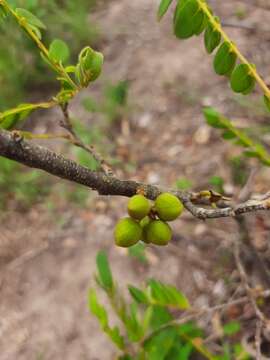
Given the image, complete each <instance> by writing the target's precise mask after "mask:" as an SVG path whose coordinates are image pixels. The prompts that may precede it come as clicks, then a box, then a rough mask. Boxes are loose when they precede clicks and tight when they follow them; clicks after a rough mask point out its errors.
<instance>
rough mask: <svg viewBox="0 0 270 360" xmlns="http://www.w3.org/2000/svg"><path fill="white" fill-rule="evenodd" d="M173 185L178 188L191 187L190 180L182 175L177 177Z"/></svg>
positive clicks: (187, 188) (185, 188)
mask: <svg viewBox="0 0 270 360" xmlns="http://www.w3.org/2000/svg"><path fill="white" fill-rule="evenodd" d="M175 185H176V187H177V189H179V190H190V189H191V188H192V181H191V180H189V179H187V178H184V177H183V178H180V179H177V180H176V183H175Z"/></svg>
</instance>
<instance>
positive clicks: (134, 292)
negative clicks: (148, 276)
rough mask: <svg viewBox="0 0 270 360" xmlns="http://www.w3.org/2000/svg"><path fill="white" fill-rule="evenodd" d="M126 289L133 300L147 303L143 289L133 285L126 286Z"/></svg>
mask: <svg viewBox="0 0 270 360" xmlns="http://www.w3.org/2000/svg"><path fill="white" fill-rule="evenodd" d="M128 291H129V293H130V295H131V296H132V297H133V299H134V300H135V301H137V303H139V304H149V301H148V298H147V295H146V294H145V292H144V291H142V290H140V289H138V288H137V287H135V286H133V285H129V286H128Z"/></svg>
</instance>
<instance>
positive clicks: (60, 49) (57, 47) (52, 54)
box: [49, 39, 69, 62]
mask: <svg viewBox="0 0 270 360" xmlns="http://www.w3.org/2000/svg"><path fill="white" fill-rule="evenodd" d="M49 58H50V59H51V60H53V61H56V62H65V61H66V60H67V59H68V58H69V48H68V46H67V44H66V43H65V42H64V41H63V40H60V39H54V40H53V41H52V42H51V44H50V47H49Z"/></svg>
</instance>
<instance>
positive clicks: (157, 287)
mask: <svg viewBox="0 0 270 360" xmlns="http://www.w3.org/2000/svg"><path fill="white" fill-rule="evenodd" d="M148 287H149V293H150V297H151V300H152V301H153V303H156V304H159V305H163V306H173V307H177V308H179V309H181V310H186V309H188V308H189V307H190V305H189V302H188V300H187V298H186V297H185V295H184V294H183V293H182V292H181V291H179V290H177V288H176V287H174V286H172V285H167V284H163V283H161V282H160V281H157V280H154V279H152V280H149V282H148Z"/></svg>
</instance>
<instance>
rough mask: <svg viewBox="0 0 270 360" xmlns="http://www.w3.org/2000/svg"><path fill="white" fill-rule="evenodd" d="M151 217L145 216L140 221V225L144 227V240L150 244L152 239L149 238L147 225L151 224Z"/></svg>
mask: <svg viewBox="0 0 270 360" xmlns="http://www.w3.org/2000/svg"><path fill="white" fill-rule="evenodd" d="M150 222H151V219H150V217H149V216H145V217H144V218H143V219H142V220H141V221H140V226H141V228H142V241H144V242H145V243H147V244H149V243H150V241H148V240H147V235H146V234H147V232H146V229H147V226H148V225H149V224H150Z"/></svg>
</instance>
